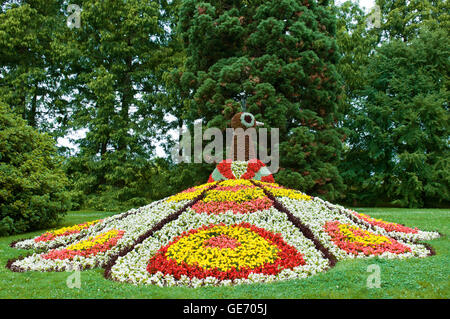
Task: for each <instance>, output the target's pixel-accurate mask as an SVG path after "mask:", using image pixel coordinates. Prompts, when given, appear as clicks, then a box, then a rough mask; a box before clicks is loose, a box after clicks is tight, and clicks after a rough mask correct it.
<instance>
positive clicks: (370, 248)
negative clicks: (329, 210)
mask: <svg viewBox="0 0 450 319" xmlns="http://www.w3.org/2000/svg"><path fill="white" fill-rule="evenodd" d="M324 230H325V231H326V232H327V233H328V234H329V235H330V237H331V240H332V241H333V242H334V243H335V244H336V245H337V246H338V247H339V248H340V249H343V250H345V251H346V252H348V253H350V254H354V255H358V254H359V253H363V254H364V255H366V256H369V255H375V256H378V255H381V254H383V253H385V252H390V253H393V254H403V253H406V252H411V249H410V248H409V247H408V246H406V245H404V244H401V243H399V242H398V241H396V240H395V239H393V238H389V237H387V236H384V235H377V234H374V233H372V232H369V231H367V230H364V229H361V228H359V227H356V226H352V225H349V224H341V223H340V222H338V221H332V222H326V223H325V225H324Z"/></svg>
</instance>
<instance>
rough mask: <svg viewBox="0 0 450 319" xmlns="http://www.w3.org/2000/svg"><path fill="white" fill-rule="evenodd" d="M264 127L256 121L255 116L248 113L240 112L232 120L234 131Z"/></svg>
mask: <svg viewBox="0 0 450 319" xmlns="http://www.w3.org/2000/svg"><path fill="white" fill-rule="evenodd" d="M263 125H264V123H261V122H258V121H256V119H255V116H254V115H253V114H251V113H248V112H239V113H237V114H235V115H234V116H233V118H232V119H231V127H232V128H233V129H237V128H242V129H244V130H245V129H248V128H251V127H256V126H263Z"/></svg>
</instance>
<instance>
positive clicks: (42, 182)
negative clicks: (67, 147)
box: [0, 102, 71, 236]
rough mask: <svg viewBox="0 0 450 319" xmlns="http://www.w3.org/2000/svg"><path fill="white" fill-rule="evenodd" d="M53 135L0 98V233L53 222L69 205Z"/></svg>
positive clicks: (21, 230) (8, 232) (20, 230)
mask: <svg viewBox="0 0 450 319" xmlns="http://www.w3.org/2000/svg"><path fill="white" fill-rule="evenodd" d="M66 187H67V178H66V176H65V174H64V171H63V170H62V168H61V163H60V161H59V160H58V158H57V157H56V148H55V146H54V141H53V139H52V138H51V137H50V136H48V135H47V134H41V133H39V132H37V131H36V130H35V129H33V128H32V127H31V126H28V125H27V124H26V121H25V120H23V119H21V118H20V117H19V116H17V115H16V114H14V113H13V111H12V110H11V108H10V107H9V106H7V105H6V104H4V103H3V102H0V236H6V235H11V234H17V233H24V232H29V231H32V230H36V229H42V228H46V227H51V226H55V225H56V224H57V223H58V222H59V221H60V219H61V217H62V216H64V213H65V212H66V211H67V210H68V209H70V206H71V203H70V194H69V192H68V191H67V189H66Z"/></svg>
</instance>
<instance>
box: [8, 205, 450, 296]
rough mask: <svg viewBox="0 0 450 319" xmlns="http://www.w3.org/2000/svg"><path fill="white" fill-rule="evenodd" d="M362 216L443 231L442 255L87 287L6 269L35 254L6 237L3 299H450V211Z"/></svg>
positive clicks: (95, 278)
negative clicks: (279, 275)
mask: <svg viewBox="0 0 450 319" xmlns="http://www.w3.org/2000/svg"><path fill="white" fill-rule="evenodd" d="M356 210H357V211H359V212H362V213H367V214H369V215H371V216H373V217H377V218H382V219H384V220H386V221H394V222H399V223H402V224H405V225H407V226H412V227H414V226H416V227H419V228H420V229H422V230H438V231H439V232H441V233H442V234H443V235H444V236H443V237H442V238H439V239H436V240H432V241H429V243H430V244H431V245H432V246H433V248H434V249H435V250H436V255H435V256H432V257H427V258H423V259H419V258H414V259H408V260H381V259H377V258H374V259H368V260H347V261H341V262H338V264H337V265H336V266H335V267H334V268H332V269H331V270H329V271H327V272H324V273H320V274H318V275H315V276H312V277H309V278H306V279H302V280H291V281H284V282H278V283H273V284H252V285H241V286H235V287H204V288H196V289H191V288H179V287H175V288H166V287H156V286H133V285H130V284H123V283H117V282H113V281H110V280H106V279H104V278H103V269H94V270H87V271H82V272H81V288H80V289H77V288H72V289H71V288H69V287H68V286H67V284H66V281H67V278H68V277H69V276H70V275H71V273H69V272H60V273H48V272H47V273H41V272H26V273H14V272H11V271H10V270H9V269H7V268H5V265H6V262H7V260H8V259H10V258H15V257H18V256H20V255H23V254H27V253H29V252H31V251H25V250H22V251H21V250H17V249H13V248H10V247H9V243H10V242H11V241H13V240H17V239H19V238H23V237H31V236H36V235H39V234H41V233H42V232H43V231H38V232H33V233H28V234H25V235H18V236H10V237H1V238H0V263H1V265H2V267H1V268H0V269H1V270H0V298H186V299H187V298H221V299H223V298H269V299H271V298H449V297H450V292H449V278H450V276H449V275H450V269H449V265H450V253H449V248H450V245H449V241H448V237H447V236H448V234H449V225H450V210H446V209H396V208H361V209H356ZM113 214H114V213H105V212H90V211H80V212H70V213H69V214H68V215H67V217H66V219H65V221H64V225H63V226H67V225H73V224H78V223H82V222H85V221H90V220H95V219H98V218H102V217H106V216H111V215H113ZM371 264H376V265H379V266H380V275H381V287H380V288H367V284H366V283H367V278H368V276H369V275H370V274H371V273H369V272H368V271H367V268H368V266H369V265H371Z"/></svg>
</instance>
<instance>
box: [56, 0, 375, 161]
mask: <svg viewBox="0 0 450 319" xmlns="http://www.w3.org/2000/svg"><path fill="white" fill-rule="evenodd" d="M345 1H346V0H335V3H336V4H337V5H339V4H341V3H343V2H345ZM355 2H356V1H355ZM359 4H360V5H361V7H364V8H365V9H366V10H365V11H366V12H369V11H370V9H372V8H373V6H374V5H375V0H359ZM85 134H86V131H85V130H83V131H81V132H73V133H72V134H70V136H69V137H71V138H82V137H83V136H84V135H85ZM169 134H171V135H172V136H174V135H173V134H175V135H177V134H176V131H175V132H169ZM58 146H66V147H69V148H71V149H73V150H76V149H77V147H76V145H74V144H72V143H71V142H70V141H69V138H63V137H61V138H59V139H58ZM156 156H158V157H165V156H167V154H165V152H164V150H163V148H162V147H161V146H159V145H157V146H156Z"/></svg>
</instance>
